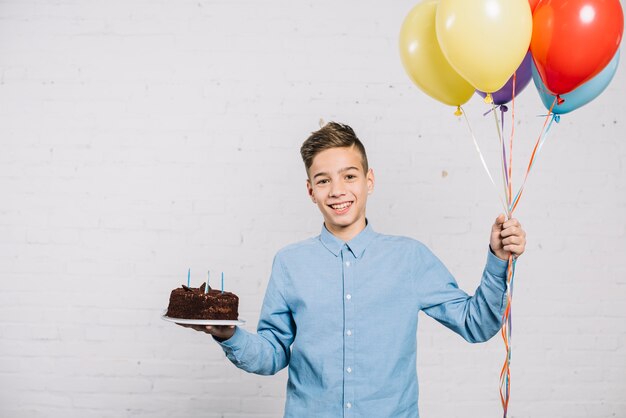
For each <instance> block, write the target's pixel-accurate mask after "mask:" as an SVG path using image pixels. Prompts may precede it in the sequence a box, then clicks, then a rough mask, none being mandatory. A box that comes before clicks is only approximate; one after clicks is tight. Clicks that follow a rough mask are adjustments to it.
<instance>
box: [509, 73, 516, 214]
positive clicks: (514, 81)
mask: <svg viewBox="0 0 626 418" xmlns="http://www.w3.org/2000/svg"><path fill="white" fill-rule="evenodd" d="M516 82H517V71H516V72H514V73H513V89H512V95H511V139H510V142H509V175H508V177H507V178H508V180H509V182H508V184H507V186H508V192H509V193H508V195H507V196H508V199H507V203H508V204H509V207H510V206H511V198H512V194H513V193H512V187H513V181H512V176H513V136H514V135H515V88H516Z"/></svg>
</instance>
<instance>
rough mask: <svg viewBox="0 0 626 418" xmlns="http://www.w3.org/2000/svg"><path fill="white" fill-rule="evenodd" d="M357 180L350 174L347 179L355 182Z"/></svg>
mask: <svg viewBox="0 0 626 418" xmlns="http://www.w3.org/2000/svg"><path fill="white" fill-rule="evenodd" d="M355 178H356V176H355V175H354V174H348V175H347V176H346V179H348V180H354V179H355Z"/></svg>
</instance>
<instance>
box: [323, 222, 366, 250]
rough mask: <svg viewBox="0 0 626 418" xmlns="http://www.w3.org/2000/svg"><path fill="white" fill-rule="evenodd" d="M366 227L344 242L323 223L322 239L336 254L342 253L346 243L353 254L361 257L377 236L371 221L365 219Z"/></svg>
mask: <svg viewBox="0 0 626 418" xmlns="http://www.w3.org/2000/svg"><path fill="white" fill-rule="evenodd" d="M365 222H366V224H365V228H363V230H362V231H361V232H359V233H358V234H357V236H355V237H354V238H352V239H351V240H350V241H348V242H343V241H342V240H340V239H339V238H337V237H336V236H334V235H333V234H332V233H331V232H330V231H329V230H328V229H327V228H326V225H322V233H321V234H320V241H322V244H324V246H325V247H326V248H327V249H328V251H330V252H331V253H333V254H334V255H335V256H338V255H339V254H340V253H341V249H342V248H343V246H344V244H345V245H347V246H348V248H349V249H350V251H352V254H354V256H355V257H356V258H360V257H361V256H362V255H363V252H364V251H365V248H367V246H368V245H369V243H370V242H371V241H372V239H373V238H374V237H375V236H376V232H374V230H373V229H372V227H371V226H370V223H369V222H368V221H367V219H366V220H365Z"/></svg>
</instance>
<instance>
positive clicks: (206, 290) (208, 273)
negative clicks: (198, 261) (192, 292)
mask: <svg viewBox="0 0 626 418" xmlns="http://www.w3.org/2000/svg"><path fill="white" fill-rule="evenodd" d="M209 277H211V271H210V270H207V272H206V287H205V288H204V293H205V294H207V293H209Z"/></svg>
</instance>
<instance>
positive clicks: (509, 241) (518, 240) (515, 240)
mask: <svg viewBox="0 0 626 418" xmlns="http://www.w3.org/2000/svg"><path fill="white" fill-rule="evenodd" d="M525 244H526V240H525V239H524V238H523V237H519V236H517V235H512V236H510V237H507V238H504V239H503V240H502V246H506V245H525Z"/></svg>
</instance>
